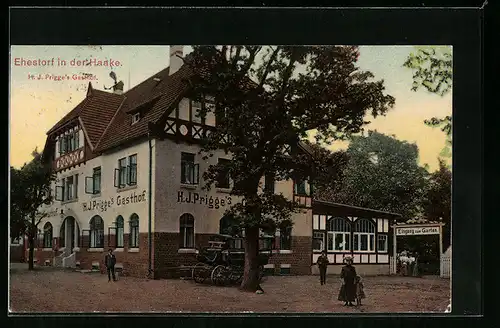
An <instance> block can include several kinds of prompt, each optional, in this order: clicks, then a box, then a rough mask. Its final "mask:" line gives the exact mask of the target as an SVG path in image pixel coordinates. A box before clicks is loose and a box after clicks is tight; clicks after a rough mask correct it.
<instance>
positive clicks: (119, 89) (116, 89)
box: [113, 81, 124, 95]
mask: <svg viewBox="0 0 500 328" xmlns="http://www.w3.org/2000/svg"><path fill="white" fill-rule="evenodd" d="M123 85H124V83H123V81H120V82H118V83H116V84H115V85H114V86H113V93H116V94H117V95H121V94H123Z"/></svg>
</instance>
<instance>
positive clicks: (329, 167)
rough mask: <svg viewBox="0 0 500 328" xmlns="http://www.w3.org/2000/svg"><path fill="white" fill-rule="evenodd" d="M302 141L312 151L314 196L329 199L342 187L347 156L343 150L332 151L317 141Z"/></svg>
mask: <svg viewBox="0 0 500 328" xmlns="http://www.w3.org/2000/svg"><path fill="white" fill-rule="evenodd" d="M304 143H305V144H306V145H307V146H308V147H309V150H310V152H311V153H312V156H311V162H310V163H311V165H313V167H314V174H313V177H312V185H313V186H314V198H315V199H321V200H327V201H328V200H331V199H333V198H334V195H335V194H336V193H338V192H339V191H340V189H341V187H342V180H343V178H344V171H345V168H346V167H347V164H348V162H349V156H348V155H347V152H346V151H345V150H339V151H335V152H333V151H330V150H328V149H327V148H326V147H325V146H322V145H319V144H317V143H311V142H309V141H304Z"/></svg>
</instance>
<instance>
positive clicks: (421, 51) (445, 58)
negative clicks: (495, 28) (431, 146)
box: [403, 47, 453, 158]
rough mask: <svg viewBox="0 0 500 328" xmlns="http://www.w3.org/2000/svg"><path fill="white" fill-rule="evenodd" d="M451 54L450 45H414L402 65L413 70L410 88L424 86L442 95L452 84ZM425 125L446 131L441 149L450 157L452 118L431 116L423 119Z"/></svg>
mask: <svg viewBox="0 0 500 328" xmlns="http://www.w3.org/2000/svg"><path fill="white" fill-rule="evenodd" d="M452 59H453V56H452V52H451V47H416V50H415V52H413V53H410V55H409V56H408V58H407V59H406V61H405V63H404V64H403V66H404V67H406V68H410V69H412V70H413V84H412V88H411V89H412V90H413V91H418V90H419V89H420V87H422V86H423V87H424V88H425V89H426V90H427V91H429V92H431V93H435V94H438V95H441V96H444V95H445V94H447V93H448V92H450V91H451V90H452V86H453V61H452ZM424 123H425V124H426V125H427V126H431V127H435V128H440V129H441V131H443V132H444V133H446V145H445V147H444V148H443V150H442V151H441V154H440V156H441V157H443V158H450V157H451V144H452V118H451V116H446V117H444V118H439V117H432V118H431V119H429V120H425V121H424Z"/></svg>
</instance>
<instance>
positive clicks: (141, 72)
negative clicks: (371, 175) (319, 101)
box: [9, 46, 452, 171]
mask: <svg viewBox="0 0 500 328" xmlns="http://www.w3.org/2000/svg"><path fill="white" fill-rule="evenodd" d="M413 50H414V47H412V46H361V47H360V57H359V60H358V63H357V65H358V66H359V67H360V69H362V70H369V71H371V72H372V73H373V74H374V75H375V78H376V79H377V80H380V79H383V80H384V81H385V86H386V92H387V93H388V94H390V95H392V96H393V97H395V98H396V104H395V106H394V108H393V109H391V110H390V111H389V112H388V113H387V114H386V115H385V116H382V117H377V118H376V119H373V120H371V119H370V120H371V121H372V123H371V124H369V125H367V126H365V130H377V131H378V132H381V133H384V134H388V135H395V136H396V138H397V139H399V140H406V141H408V142H411V143H416V144H417V146H418V148H419V150H420V158H419V160H420V164H421V165H424V164H427V165H429V168H430V170H431V171H433V170H435V169H437V168H438V157H439V153H440V152H441V150H442V149H443V147H444V145H445V139H446V138H445V134H444V133H443V132H441V131H440V130H439V129H436V128H431V127H428V126H426V125H424V123H423V121H424V120H425V119H428V118H430V117H434V116H437V117H443V116H446V115H451V112H452V93H451V92H450V93H448V94H447V95H445V96H444V97H441V96H439V95H436V94H432V93H428V92H427V91H425V90H419V91H417V92H413V91H411V90H410V88H411V83H412V72H411V70H409V69H407V68H403V67H402V65H403V63H404V61H405V59H406V57H407V56H408V54H409V53H410V52H411V51H413ZM190 51H191V50H190V47H185V50H184V53H185V54H186V53H188V52H190ZM86 59H90V60H93V59H94V60H96V61H101V63H102V64H103V65H104V64H105V62H104V61H105V60H107V61H108V62H107V64H108V66H100V67H99V66H91V67H88V66H87V67H83V66H82V65H81V63H80V64H79V63H78V61H83V60H86ZM28 60H30V61H32V62H28ZM33 61H34V62H35V63H33ZM63 61H65V63H66V65H64V63H63ZM10 62H11V69H10V90H9V91H10V104H9V110H10V112H9V113H10V116H9V118H10V141H9V142H10V165H11V166H14V167H20V166H22V165H23V164H24V163H25V162H28V161H29V160H30V159H31V152H32V151H33V150H34V149H35V148H38V150H42V149H43V147H44V144H45V139H46V133H47V131H48V130H49V129H50V128H51V127H52V126H53V125H54V124H55V123H57V122H58V121H59V120H60V119H61V118H62V117H63V116H64V115H65V114H67V113H68V112H69V111H71V110H72V109H73V108H74V107H75V106H76V105H77V104H78V103H79V102H80V101H82V100H83V99H84V98H85V94H86V90H87V86H88V82H89V79H88V78H89V77H90V78H92V80H90V81H91V82H92V85H93V87H94V88H96V89H100V90H104V88H106V87H110V86H111V85H113V83H114V82H113V80H112V79H111V78H110V77H109V73H110V71H111V70H112V71H114V72H115V73H116V75H117V77H118V80H123V81H124V83H125V91H126V90H127V89H130V88H132V87H134V86H135V85H137V84H138V83H140V82H142V81H143V80H145V79H146V78H148V77H150V76H151V75H153V74H155V73H157V72H158V71H160V70H162V69H164V68H165V67H167V66H168V65H169V47H168V46H102V47H100V46H12V47H11V49H10ZM34 64H37V66H34ZM110 64H111V65H113V66H112V67H110V66H109V65H110ZM28 65H29V66H28ZM41 65H45V66H41ZM86 74H88V75H86ZM39 76H40V77H41V79H38V77H39ZM58 78H59V80H58ZM68 78H69V79H68ZM82 78H83V79H82ZM347 146H348V143H347V142H335V143H334V144H332V145H331V146H329V147H330V149H332V150H338V149H346V148H347Z"/></svg>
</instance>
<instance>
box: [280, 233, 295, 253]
mask: <svg viewBox="0 0 500 328" xmlns="http://www.w3.org/2000/svg"><path fill="white" fill-rule="evenodd" d="M291 249H292V227H286V228H281V229H280V250H291Z"/></svg>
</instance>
